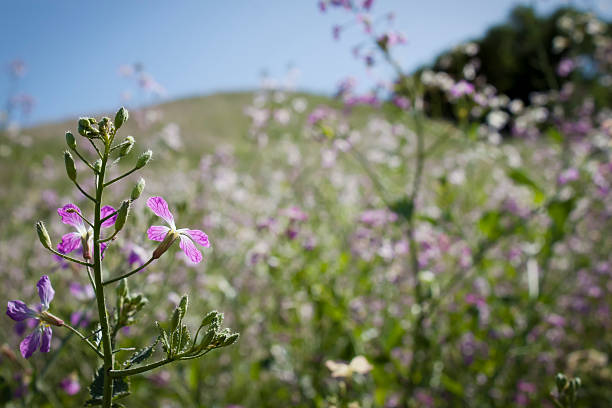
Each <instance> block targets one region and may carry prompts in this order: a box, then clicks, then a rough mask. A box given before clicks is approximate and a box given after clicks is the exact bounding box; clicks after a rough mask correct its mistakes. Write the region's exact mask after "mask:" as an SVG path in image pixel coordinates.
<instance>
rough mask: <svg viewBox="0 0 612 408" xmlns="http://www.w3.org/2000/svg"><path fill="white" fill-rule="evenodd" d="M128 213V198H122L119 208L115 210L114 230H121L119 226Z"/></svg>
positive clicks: (123, 222) (121, 225) (121, 226)
mask: <svg viewBox="0 0 612 408" xmlns="http://www.w3.org/2000/svg"><path fill="white" fill-rule="evenodd" d="M129 213H130V200H123V201H122V202H121V206H120V207H119V210H117V219H116V220H115V231H117V232H119V231H121V228H123V226H124V225H125V220H127V217H128V215H129Z"/></svg>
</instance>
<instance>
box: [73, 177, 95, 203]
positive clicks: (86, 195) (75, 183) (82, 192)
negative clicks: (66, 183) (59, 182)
mask: <svg viewBox="0 0 612 408" xmlns="http://www.w3.org/2000/svg"><path fill="white" fill-rule="evenodd" d="M74 185H75V186H77V188H78V189H79V191H80V192H81V194H83V195H84V196H85V197H87V198H88V199H90V200H91V201H93V202H94V203H95V202H96V199H95V198H93V197H92V196H91V195H90V194H89V193H87V191H85V190H83V188H81V186H79V183H77V182H76V180H75V181H74Z"/></svg>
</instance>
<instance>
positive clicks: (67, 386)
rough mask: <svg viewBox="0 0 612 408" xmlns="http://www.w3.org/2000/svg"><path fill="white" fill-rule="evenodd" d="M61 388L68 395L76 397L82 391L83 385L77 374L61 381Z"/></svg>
mask: <svg viewBox="0 0 612 408" xmlns="http://www.w3.org/2000/svg"><path fill="white" fill-rule="evenodd" d="M59 385H60V388H61V389H62V390H64V392H65V393H66V394H68V395H75V394H77V393H78V392H79V391H80V390H81V384H80V383H79V378H78V377H77V375H76V373H72V374H70V375H69V376H68V377H66V378H64V379H63V380H62V381H60V384H59Z"/></svg>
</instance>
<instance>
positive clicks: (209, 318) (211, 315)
mask: <svg viewBox="0 0 612 408" xmlns="http://www.w3.org/2000/svg"><path fill="white" fill-rule="evenodd" d="M218 314H219V312H217V311H216V310H213V311H212V312H208V314H207V315H206V316H204V319H202V323H200V327H203V326H208V325H209V324H211V323H212V322H213V320H215V317H217V315H218Z"/></svg>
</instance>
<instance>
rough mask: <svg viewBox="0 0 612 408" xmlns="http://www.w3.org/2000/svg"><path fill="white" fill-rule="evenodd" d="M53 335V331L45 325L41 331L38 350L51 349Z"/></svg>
mask: <svg viewBox="0 0 612 408" xmlns="http://www.w3.org/2000/svg"><path fill="white" fill-rule="evenodd" d="M52 335H53V331H51V327H49V326H45V328H44V329H43V333H42V343H41V345H40V351H41V352H42V353H48V352H49V350H51V336H52Z"/></svg>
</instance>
